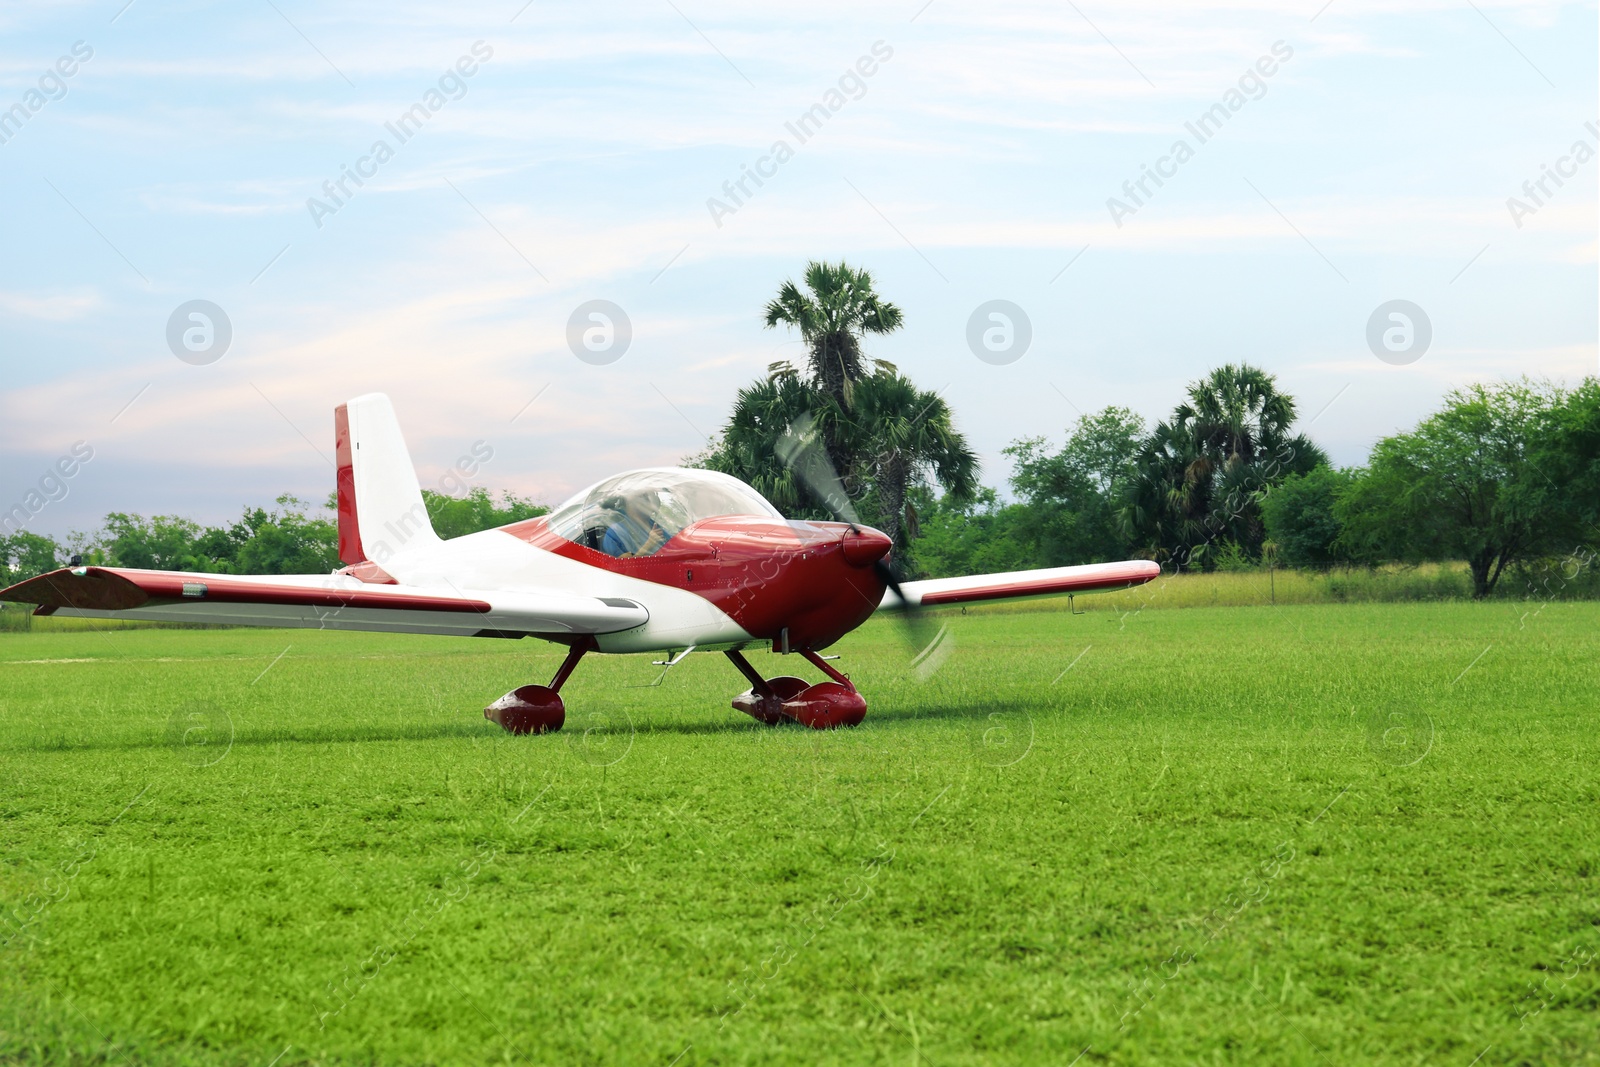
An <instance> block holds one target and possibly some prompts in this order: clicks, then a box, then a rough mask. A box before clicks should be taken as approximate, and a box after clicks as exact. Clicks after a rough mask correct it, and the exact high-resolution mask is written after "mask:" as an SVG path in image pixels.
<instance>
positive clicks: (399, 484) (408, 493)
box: [333, 393, 439, 567]
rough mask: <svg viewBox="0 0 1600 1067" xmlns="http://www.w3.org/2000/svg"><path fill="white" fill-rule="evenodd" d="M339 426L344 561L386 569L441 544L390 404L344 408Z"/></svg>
mask: <svg viewBox="0 0 1600 1067" xmlns="http://www.w3.org/2000/svg"><path fill="white" fill-rule="evenodd" d="M333 425H334V447H335V451H336V452H337V455H338V470H337V473H336V479H337V482H338V498H339V558H340V559H341V560H343V561H344V562H345V563H360V562H362V561H363V560H371V561H372V562H374V563H376V564H378V565H379V566H380V567H381V566H382V565H383V564H384V562H385V561H386V560H387V559H388V558H389V557H390V556H392V555H394V554H395V553H397V552H400V551H403V550H404V549H407V548H412V547H416V546H418V545H421V544H431V543H435V542H437V541H438V540H439V537H438V535H437V534H435V533H434V532H433V525H432V524H431V523H430V522H429V521H428V509H427V508H426V507H425V506H424V505H423V503H422V489H421V487H420V486H419V485H418V484H417V471H416V468H415V467H413V466H412V465H411V454H410V452H408V451H407V450H406V442H405V438H404V437H402V436H401V434H400V421H399V420H398V419H396V418H395V415H394V406H393V405H392V404H390V403H389V398H388V397H387V396H385V395H383V394H382V393H368V394H366V395H365V396H358V397H356V398H355V399H354V400H351V401H349V402H348V403H345V404H340V405H339V406H338V407H337V408H335V409H334V412H333Z"/></svg>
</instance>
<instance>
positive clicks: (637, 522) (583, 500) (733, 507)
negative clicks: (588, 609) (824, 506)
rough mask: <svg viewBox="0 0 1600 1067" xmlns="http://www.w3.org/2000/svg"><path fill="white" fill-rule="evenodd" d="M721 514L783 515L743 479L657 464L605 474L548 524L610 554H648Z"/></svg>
mask: <svg viewBox="0 0 1600 1067" xmlns="http://www.w3.org/2000/svg"><path fill="white" fill-rule="evenodd" d="M722 515H757V516H760V517H762V518H768V519H779V520H781V519H782V518H783V516H782V515H780V514H779V513H778V509H777V508H774V507H773V506H772V505H771V504H769V503H767V501H766V499H765V498H764V497H763V496H762V495H761V494H760V493H758V492H756V491H755V490H754V489H752V488H750V487H749V486H748V485H746V484H745V483H743V482H741V481H740V480H739V479H737V478H734V477H731V476H730V475H726V474H719V473H718V472H716V471H707V470H692V469H688V468H684V467H659V468H651V469H647V470H636V471H628V472H626V473H624V474H619V475H616V476H615V477H612V478H607V479H606V480H605V481H603V482H598V483H596V484H594V485H592V486H590V487H589V488H587V489H585V490H584V491H583V492H581V493H579V494H578V495H576V496H574V497H573V498H572V499H570V500H568V501H567V502H566V503H565V504H562V505H561V506H560V507H558V508H556V509H555V510H554V511H552V512H551V513H550V518H549V519H548V520H547V521H548V523H549V528H550V529H551V530H553V531H554V532H555V533H557V534H559V535H561V536H562V537H565V538H566V539H567V540H569V541H575V542H577V543H578V544H580V545H583V546H584V547H586V548H592V549H594V550H595V551H597V552H604V553H606V554H607V555H611V556H648V555H650V554H651V553H653V552H655V551H656V550H657V549H659V548H660V547H661V546H662V545H664V544H666V543H667V542H668V541H669V540H671V539H672V538H673V536H674V535H676V534H677V533H678V532H679V531H680V530H682V529H683V528H684V527H686V526H688V525H690V524H691V523H696V522H699V521H700V520H702V519H712V518H716V517H718V516H722Z"/></svg>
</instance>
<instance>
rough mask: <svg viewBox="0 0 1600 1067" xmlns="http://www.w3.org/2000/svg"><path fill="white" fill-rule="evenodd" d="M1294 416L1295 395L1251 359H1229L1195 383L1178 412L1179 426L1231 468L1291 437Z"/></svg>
mask: <svg viewBox="0 0 1600 1067" xmlns="http://www.w3.org/2000/svg"><path fill="white" fill-rule="evenodd" d="M1294 419H1295V404H1294V398H1293V397H1290V396H1288V395H1287V394H1285V393H1280V392H1278V389H1277V379H1276V378H1274V377H1273V376H1272V375H1270V374H1268V373H1267V372H1266V371H1264V370H1261V369H1260V368H1258V367H1252V366H1250V365H1249V364H1248V363H1239V364H1233V363H1229V364H1228V365H1227V366H1224V367H1218V368H1217V369H1216V370H1214V371H1212V372H1211V373H1210V375H1208V376H1207V377H1205V378H1202V379H1200V380H1199V381H1197V382H1191V383H1190V384H1189V402H1188V403H1186V404H1179V405H1178V409H1177V411H1176V412H1175V413H1174V421H1175V422H1176V424H1177V425H1178V426H1179V427H1186V428H1189V429H1191V430H1192V431H1193V433H1194V435H1195V438H1196V440H1197V441H1199V442H1200V444H1201V445H1202V447H1204V448H1205V449H1206V450H1207V451H1209V452H1211V453H1212V454H1214V455H1216V456H1217V457H1218V458H1219V459H1220V460H1221V461H1222V462H1223V463H1224V464H1225V465H1227V466H1230V467H1235V466H1238V465H1240V464H1245V465H1249V464H1252V463H1254V462H1255V461H1256V457H1257V455H1258V454H1259V453H1260V452H1261V451H1263V449H1270V448H1272V447H1274V446H1275V445H1277V444H1278V443H1279V442H1280V441H1282V440H1283V439H1284V437H1286V436H1287V434H1288V430H1289V426H1290V425H1291V424H1292V423H1293V422H1294Z"/></svg>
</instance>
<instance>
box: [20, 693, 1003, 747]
mask: <svg viewBox="0 0 1600 1067" xmlns="http://www.w3.org/2000/svg"><path fill="white" fill-rule="evenodd" d="M1019 711H1023V709H1020V708H1017V707H1015V706H1013V705H1007V704H1001V703H998V702H995V701H980V702H974V703H971V704H963V705H950V704H936V705H930V706H927V707H922V708H917V709H915V710H911V709H892V710H887V711H881V712H869V713H868V716H867V719H866V721H865V722H864V723H862V724H861V726H858V727H855V729H856V730H871V729H872V728H873V727H875V726H883V727H894V728H900V727H903V726H907V725H912V724H915V723H917V722H920V721H922V720H928V719H935V720H958V721H959V720H969V721H981V720H983V719H985V718H987V717H988V716H990V715H992V714H994V713H996V712H1004V713H1007V714H1012V715H1014V714H1017V713H1018V712H1019ZM1028 713H1029V714H1031V712H1028ZM670 715H671V709H662V710H659V711H658V710H655V709H652V711H651V713H650V714H649V715H648V716H641V717H638V718H633V717H630V716H628V715H627V714H626V713H622V712H621V711H620V710H619V709H617V708H615V707H607V706H604V705H599V706H594V707H589V708H584V709H580V710H578V711H576V712H569V713H568V716H567V723H566V726H565V727H564V728H563V729H562V730H560V731H558V732H557V733H556V734H551V735H546V736H543V737H538V736H525V737H513V736H511V735H508V734H506V733H505V732H504V731H502V730H501V729H500V728H499V727H498V726H496V725H495V724H494V723H491V722H489V721H487V720H485V719H482V718H476V717H469V716H467V715H465V714H463V717H462V720H461V721H451V722H417V723H414V724H408V723H394V722H385V723H381V724H380V723H371V724H362V723H359V722H352V723H346V724H341V725H339V726H337V727H324V728H319V727H316V726H310V727H306V728H288V729H285V728H267V729H263V730H253V731H239V732H236V733H235V734H234V736H233V738H232V740H231V744H232V745H234V746H244V747H255V746H266V745H332V744H358V743H362V742H370V743H386V742H394V741H441V740H450V739H452V738H455V739H462V740H469V741H477V740H483V739H485V738H488V739H491V740H493V739H497V738H501V739H504V740H506V741H508V742H512V743H517V744H529V745H539V744H547V743H550V742H552V741H557V740H559V739H560V738H561V737H562V736H568V737H570V736H573V735H575V734H582V733H584V732H585V731H591V730H592V731H597V732H601V733H605V734H626V733H629V732H632V733H634V734H635V735H649V734H677V735H682V736H687V737H718V736H731V735H736V734H773V733H778V732H785V733H794V732H797V731H798V732H799V733H800V734H801V735H808V734H812V733H814V732H815V733H819V734H820V733H826V732H827V731H811V730H808V729H806V728H805V727H803V726H801V725H800V724H799V723H796V722H785V723H780V724H779V725H777V726H764V725H762V724H760V723H758V722H756V721H754V720H753V719H747V718H745V717H744V716H743V715H741V714H740V713H739V712H737V711H734V710H733V709H731V708H730V709H729V710H728V715H729V718H728V719H727V721H714V722H705V721H697V722H683V721H676V720H674V719H672V718H669V717H668V716H670ZM842 732H843V733H849V732H850V731H842ZM175 747H180V746H176V745H174V744H173V742H172V741H171V740H169V739H168V738H167V737H166V736H165V735H162V736H156V737H151V736H148V735H146V736H144V737H129V738H92V739H87V740H76V739H68V738H64V737H58V738H53V739H41V740H39V741H37V742H34V743H31V744H20V745H16V746H7V748H8V749H9V750H10V751H14V752H92V751H139V750H142V749H163V748H175Z"/></svg>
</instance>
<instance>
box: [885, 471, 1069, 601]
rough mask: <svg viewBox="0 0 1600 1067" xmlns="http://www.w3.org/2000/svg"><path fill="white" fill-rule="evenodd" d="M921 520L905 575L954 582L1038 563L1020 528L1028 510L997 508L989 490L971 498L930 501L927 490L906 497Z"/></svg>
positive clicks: (1018, 506) (1015, 506)
mask: <svg viewBox="0 0 1600 1067" xmlns="http://www.w3.org/2000/svg"><path fill="white" fill-rule="evenodd" d="M910 496H911V499H912V500H913V501H914V502H915V506H916V508H917V512H918V515H919V518H920V520H921V536H920V537H918V538H917V539H916V542H915V545H914V546H913V548H912V560H911V564H910V566H909V567H907V571H908V572H909V573H915V574H916V575H917V576H918V577H926V578H956V577H960V576H962V575H967V574H994V573H996V572H1002V571H1018V570H1026V569H1028V568H1029V567H1036V566H1038V565H1039V564H1038V563H1037V562H1036V561H1035V559H1034V546H1033V545H1032V544H1030V543H1028V542H1027V541H1025V540H1024V539H1023V537H1022V536H1021V529H1022V525H1023V522H1024V521H1025V519H1026V516H1027V515H1028V514H1029V512H1031V511H1032V510H1033V509H1032V508H1031V507H1030V506H1029V505H1027V504H1002V503H1000V498H999V495H998V494H996V493H995V491H994V490H993V489H989V488H983V487H980V488H979V489H978V491H977V492H976V493H974V494H973V496H972V498H971V499H970V500H966V501H958V500H957V499H956V498H955V497H953V496H951V495H948V494H946V495H945V496H943V497H940V498H938V499H935V498H934V496H933V493H932V492H931V491H930V490H928V489H927V488H926V487H921V486H919V487H917V488H915V489H913V490H912V491H911V493H910Z"/></svg>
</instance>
